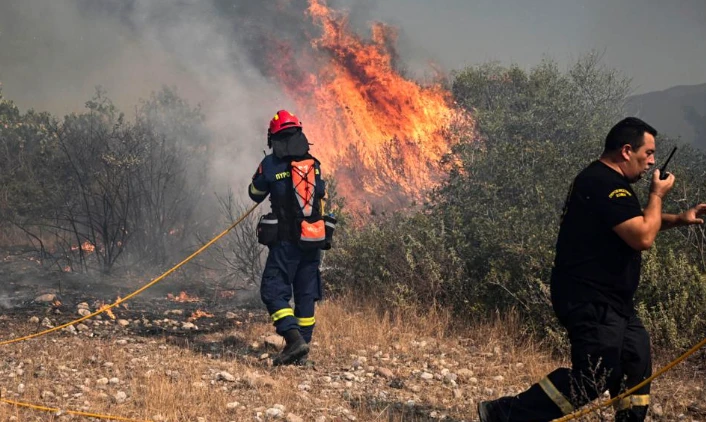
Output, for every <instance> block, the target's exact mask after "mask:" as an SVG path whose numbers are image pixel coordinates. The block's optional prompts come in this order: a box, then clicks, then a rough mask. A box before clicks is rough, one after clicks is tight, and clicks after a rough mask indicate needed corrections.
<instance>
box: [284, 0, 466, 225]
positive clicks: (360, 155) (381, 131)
mask: <svg viewBox="0 0 706 422" xmlns="http://www.w3.org/2000/svg"><path fill="white" fill-rule="evenodd" d="M307 13H308V16H309V17H310V18H311V19H312V20H313V22H314V24H315V25H316V26H317V27H319V28H320V30H321V35H320V36H316V37H313V39H312V41H311V48H310V49H305V50H304V51H296V52H295V51H294V49H293V48H292V47H291V46H290V45H287V44H285V43H279V44H278V48H277V49H275V50H276V51H274V52H273V54H272V55H271V59H270V61H271V62H272V63H274V68H275V73H276V76H277V77H278V79H279V80H281V81H282V86H283V89H284V90H285V92H286V93H287V94H288V96H290V97H291V98H292V99H293V101H294V102H295V103H296V105H297V112H298V113H299V114H300V117H301V119H302V121H303V123H304V131H305V133H306V134H307V137H308V138H309V140H310V142H312V143H313V144H314V147H312V153H313V154H314V155H315V156H316V157H317V158H319V159H321V161H322V162H323V164H324V166H325V168H324V171H326V169H329V171H332V172H333V173H334V174H335V176H336V179H337V181H338V191H339V193H340V194H341V195H342V196H344V197H345V198H346V200H347V201H346V202H347V204H348V206H349V207H351V209H352V210H354V211H365V208H368V211H369V210H370V207H371V206H373V207H374V206H376V205H380V206H382V207H383V208H384V207H385V206H386V205H387V206H389V205H391V204H393V205H400V204H404V203H406V202H408V201H410V200H413V199H418V198H419V197H420V196H421V192H422V191H423V190H425V189H427V188H429V187H430V186H433V185H434V183H435V182H437V181H438V180H439V177H440V176H441V175H442V171H441V168H440V160H441V158H442V156H443V155H444V154H445V153H446V152H448V150H449V147H450V141H449V139H448V137H447V136H446V135H445V132H446V129H447V128H448V127H449V125H450V124H451V123H452V122H453V121H454V120H455V117H456V111H454V109H453V108H452V106H451V105H450V103H451V101H450V95H449V92H448V91H446V90H444V89H443V88H442V87H441V86H439V85H432V86H428V87H423V86H421V85H420V84H418V83H416V82H414V81H411V80H409V79H406V78H404V77H403V76H402V75H401V74H400V73H399V72H398V71H397V70H396V69H395V67H394V60H395V58H396V52H395V50H394V48H395V43H396V41H397V32H396V31H395V29H394V28H392V27H389V26H386V25H384V24H381V23H376V24H374V25H373V27H372V38H371V39H370V40H364V39H363V38H362V37H360V36H358V35H356V34H355V33H353V32H352V31H351V30H350V28H349V25H348V20H347V17H346V15H344V14H341V13H337V12H335V11H333V10H331V9H330V8H329V7H328V6H327V5H326V3H325V0H309V8H308V11H307ZM361 189H362V191H361ZM363 191H364V192H365V193H363Z"/></svg>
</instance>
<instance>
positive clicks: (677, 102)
mask: <svg viewBox="0 0 706 422" xmlns="http://www.w3.org/2000/svg"><path fill="white" fill-rule="evenodd" d="M625 110H626V112H627V113H628V114H629V115H633V116H636V117H639V118H641V119H643V120H645V121H646V122H648V123H649V124H651V125H652V126H654V127H655V128H656V129H657V130H658V131H659V132H660V133H661V134H664V135H668V136H669V137H672V138H681V140H682V141H683V142H685V143H689V144H691V145H694V146H696V147H698V148H700V149H701V150H704V151H706V83H704V84H701V85H679V86H675V87H672V88H668V89H665V90H664V91H654V92H648V93H646V94H640V95H634V96H632V97H629V98H628V100H627V103H626V106H625Z"/></svg>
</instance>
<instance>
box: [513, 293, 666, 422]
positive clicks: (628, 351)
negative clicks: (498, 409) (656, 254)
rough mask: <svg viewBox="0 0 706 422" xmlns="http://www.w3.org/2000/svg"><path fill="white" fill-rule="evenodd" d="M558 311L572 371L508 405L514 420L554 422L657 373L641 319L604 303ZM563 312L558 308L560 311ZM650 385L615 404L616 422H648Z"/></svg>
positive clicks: (562, 372) (559, 371)
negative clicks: (604, 395)
mask: <svg viewBox="0 0 706 422" xmlns="http://www.w3.org/2000/svg"><path fill="white" fill-rule="evenodd" d="M563 308H564V309H562V311H559V310H557V316H558V317H559V321H560V322H561V323H562V325H564V327H566V329H567V331H568V333H569V341H570V342H571V365H572V368H571V369H569V368H559V369H557V370H555V371H553V372H552V373H550V374H549V375H547V376H546V377H545V378H543V379H542V380H541V381H539V382H538V383H536V384H534V385H532V386H531V387H530V388H529V389H528V390H527V391H525V392H523V393H520V394H519V395H517V396H515V397H513V398H512V399H510V400H505V401H504V403H505V404H504V406H503V407H505V409H503V410H504V411H505V412H503V413H505V415H509V417H508V421H533V422H539V421H551V420H553V419H557V418H560V417H562V416H564V415H567V414H569V413H572V412H573V411H575V410H576V409H577V408H579V407H581V406H583V405H585V404H587V403H589V402H591V401H593V400H594V399H596V398H597V397H598V396H600V395H601V394H602V393H603V392H604V391H606V390H608V391H609V392H610V394H611V396H612V397H615V396H617V395H619V394H620V393H621V392H623V391H626V390H627V389H629V388H631V387H634V386H635V385H637V384H639V383H640V382H642V381H643V380H645V379H646V378H648V377H649V376H650V375H651V374H652V361H651V353H650V338H649V335H648V333H647V330H645V327H644V326H643V325H642V322H641V321H640V319H639V318H638V317H637V315H634V314H633V315H631V316H624V315H621V314H619V313H617V312H616V311H615V310H613V308H611V307H610V306H608V305H605V304H601V303H575V304H568V305H567V306H565V307H563ZM556 309H557V308H556V307H555V310H556ZM649 393H650V385H649V384H647V385H645V386H644V387H641V388H640V389H639V390H638V391H636V392H634V393H633V394H632V395H630V396H628V397H626V398H624V399H622V400H621V401H619V402H618V403H617V404H616V405H615V409H616V418H615V419H616V421H631V422H632V421H640V422H641V421H643V420H644V419H645V416H646V414H647V406H648V405H649Z"/></svg>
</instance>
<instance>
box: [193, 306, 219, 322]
mask: <svg viewBox="0 0 706 422" xmlns="http://www.w3.org/2000/svg"><path fill="white" fill-rule="evenodd" d="M199 318H213V314H209V313H208V312H205V311H202V310H201V309H197V310H196V311H194V313H192V314H191V316H190V317H189V319H188V320H189V321H196V320H197V319H199Z"/></svg>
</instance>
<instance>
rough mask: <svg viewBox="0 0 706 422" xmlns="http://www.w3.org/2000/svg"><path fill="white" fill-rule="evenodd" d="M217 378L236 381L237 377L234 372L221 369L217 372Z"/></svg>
mask: <svg viewBox="0 0 706 422" xmlns="http://www.w3.org/2000/svg"><path fill="white" fill-rule="evenodd" d="M216 379H217V380H222V381H228V382H235V377H234V376H233V374H231V373H229V372H226V371H221V372H219V373H217V374H216Z"/></svg>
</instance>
